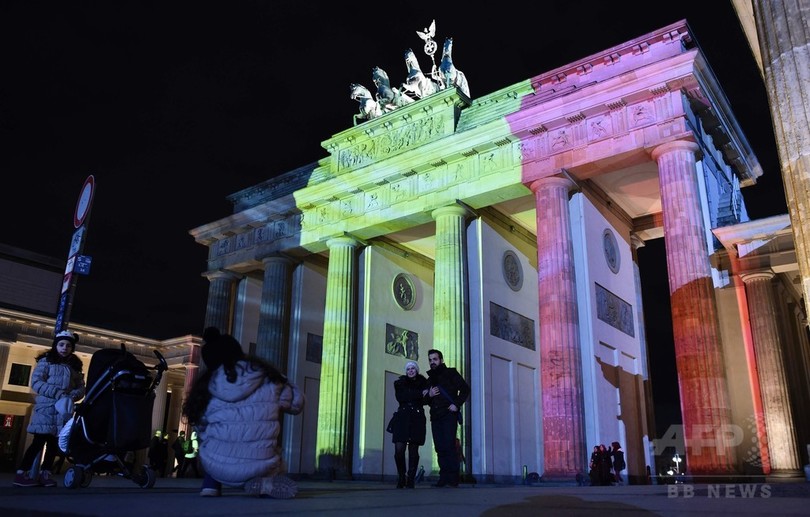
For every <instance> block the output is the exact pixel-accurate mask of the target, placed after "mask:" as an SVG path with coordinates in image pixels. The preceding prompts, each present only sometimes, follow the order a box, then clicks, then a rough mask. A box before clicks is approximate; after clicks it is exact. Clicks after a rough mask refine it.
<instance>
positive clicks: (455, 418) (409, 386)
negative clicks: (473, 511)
mask: <svg viewBox="0 0 810 517" xmlns="http://www.w3.org/2000/svg"><path fill="white" fill-rule="evenodd" d="M428 362H429V363H430V370H429V371H428V378H425V377H424V376H423V375H421V374H420V373H419V365H418V364H416V363H415V362H413V361H409V362H408V363H407V364H406V365H405V375H402V376H400V377H399V379H397V380H396V381H394V391H395V393H396V398H397V402H399V409H398V410H397V412H396V414H395V417H394V418H393V419H392V422H391V431H392V433H393V437H392V441H393V442H394V461H395V462H396V465H397V474H398V481H397V488H405V487H408V488H414V478H415V477H416V469H417V464H418V463H419V447H420V446H422V445H424V444H425V434H426V424H427V421H426V418H425V413H424V411H423V406H424V405H425V404H428V405H430V429H431V431H432V433H433V446H434V448H435V449H436V457H437V458H438V460H439V481H438V483H436V484H435V485H434V486H437V487H444V486H450V487H457V486H458V482H459V467H460V464H459V455H458V452H457V451H456V432H457V430H458V425H459V424H460V423H461V405H462V404H464V402H465V401H466V400H467V397H468V396H469V395H470V386H469V385H468V384H467V382H466V381H465V380H464V378H463V377H462V376H461V374H459V373H458V371H457V370H456V369H455V368H448V367H447V365H446V364H444V356H443V355H442V353H441V352H440V351H439V350H435V349H431V350H428ZM406 448H407V449H408V468H407V476H406V469H405V449H406Z"/></svg>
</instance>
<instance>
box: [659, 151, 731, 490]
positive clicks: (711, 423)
mask: <svg viewBox="0 0 810 517" xmlns="http://www.w3.org/2000/svg"><path fill="white" fill-rule="evenodd" d="M697 150H698V146H697V144H695V143H693V142H688V141H681V140H679V141H674V142H668V143H666V144H663V145H660V146H658V147H656V148H655V149H653V151H652V158H653V159H654V160H655V161H656V162H658V179H659V183H660V188H661V205H662V211H663V218H664V242H665V244H666V251H667V274H668V277H669V291H670V298H671V302H672V326H673V334H674V338H675V363H676V366H677V369H678V384H679V386H680V395H681V411H682V414H683V426H684V441H685V443H686V456H687V461H686V466H687V469H688V472H689V473H690V474H693V475H710V474H714V475H722V474H729V473H732V472H733V471H734V470H735V468H736V467H735V465H736V458H735V455H734V451H733V450H732V447H731V443H732V440H731V438H730V437H729V432H730V431H731V430H732V427H731V406H730V403H729V396H728V384H727V381H726V376H725V370H724V363H723V350H722V348H721V346H720V337H719V336H720V331H719V328H718V323H717V322H718V316H717V304H716V301H715V298H714V286H713V283H712V276H711V265H710V263H709V257H708V244H707V242H706V232H705V230H704V227H703V218H702V215H701V205H700V194H699V191H698V185H697V181H698V179H697V171H696V168H695V152H696V151H697Z"/></svg>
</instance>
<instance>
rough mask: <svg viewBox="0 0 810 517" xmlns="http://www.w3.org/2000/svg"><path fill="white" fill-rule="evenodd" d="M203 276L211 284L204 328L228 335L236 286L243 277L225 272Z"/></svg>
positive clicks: (219, 271)
mask: <svg viewBox="0 0 810 517" xmlns="http://www.w3.org/2000/svg"><path fill="white" fill-rule="evenodd" d="M203 276H205V277H206V278H208V281H209V282H210V284H209V286H208V303H207V304H206V306H205V325H204V327H203V328H208V327H216V328H217V329H219V331H220V332H222V333H223V334H225V333H228V332H230V331H231V318H232V315H233V291H234V284H235V283H236V281H237V280H238V279H239V278H241V277H240V276H239V275H237V274H236V273H233V272H231V271H225V270H218V271H208V272H206V273H203Z"/></svg>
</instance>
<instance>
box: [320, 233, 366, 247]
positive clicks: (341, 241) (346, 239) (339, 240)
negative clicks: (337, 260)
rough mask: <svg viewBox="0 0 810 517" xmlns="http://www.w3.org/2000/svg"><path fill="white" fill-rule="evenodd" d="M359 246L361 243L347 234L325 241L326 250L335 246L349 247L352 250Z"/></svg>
mask: <svg viewBox="0 0 810 517" xmlns="http://www.w3.org/2000/svg"><path fill="white" fill-rule="evenodd" d="M360 244H361V243H360V241H359V240H358V239H355V238H354V237H352V236H351V235H349V234H344V235H339V236H337V237H332V238H330V239H327V240H326V246H327V247H328V248H333V247H335V246H351V247H352V248H356V247H357V246H359V245H360Z"/></svg>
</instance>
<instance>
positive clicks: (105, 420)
mask: <svg viewBox="0 0 810 517" xmlns="http://www.w3.org/2000/svg"><path fill="white" fill-rule="evenodd" d="M155 355H156V356H157V358H158V364H157V365H156V366H154V367H152V368H148V367H147V366H146V365H144V364H143V363H142V362H141V361H139V360H138V359H137V358H136V357H135V356H134V355H132V353H130V352H127V351H126V348H125V347H124V344H123V343H121V349H120V350H117V349H114V348H109V349H103V350H99V351H97V352H95V353H94V354H93V357H92V358H91V359H90V366H89V368H88V370H87V386H88V389H87V392H86V394H85V396H84V400H82V402H81V403H79V404H76V406H75V408H74V413H73V417H72V418H71V419H70V420H69V421H68V422H67V423H66V424H65V427H64V428H63V430H62V432H61V433H60V443H59V444H60V447H62V449H63V450H64V451H65V454H66V456H67V457H68V459H69V460H70V461H71V463H73V466H72V467H70V468H69V469H68V470H67V471H66V472H65V477H64V484H65V487H66V488H77V487H82V488H86V487H88V486H89V485H90V482H91V481H92V479H93V472H94V470H95V471H96V472H100V471H105V472H110V469H113V471H114V472H115V473H117V474H118V475H120V476H122V477H125V478H127V479H131V480H132V481H134V482H135V484H136V485H138V486H139V487H141V488H151V487H152V486H154V484H155V478H156V475H155V472H154V471H153V470H152V469H151V468H149V467H148V466H147V465H144V466H142V467H141V468H140V469H139V470H138V471H137V472H133V471H134V468H133V467H131V466H129V465H127V464H125V463H124V462H123V461H122V460H121V457H122V456H123V455H125V454H126V453H127V452H128V451H137V450H140V449H144V448H146V447H148V446H149V440H150V439H151V436H152V405H153V403H154V401H155V386H157V385H158V383H160V379H161V377H162V375H163V372H165V371H166V370H167V369H168V366H167V364H166V360H165V359H164V358H163V356H162V355H161V354H160V352H158V351H157V350H155ZM150 370H156V371H157V373H156V374H155V375H154V376H153V375H152V373H151V372H150Z"/></svg>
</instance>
